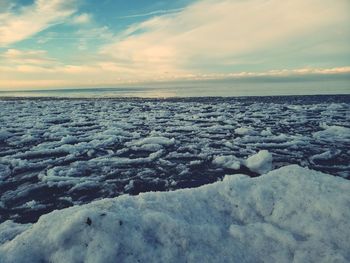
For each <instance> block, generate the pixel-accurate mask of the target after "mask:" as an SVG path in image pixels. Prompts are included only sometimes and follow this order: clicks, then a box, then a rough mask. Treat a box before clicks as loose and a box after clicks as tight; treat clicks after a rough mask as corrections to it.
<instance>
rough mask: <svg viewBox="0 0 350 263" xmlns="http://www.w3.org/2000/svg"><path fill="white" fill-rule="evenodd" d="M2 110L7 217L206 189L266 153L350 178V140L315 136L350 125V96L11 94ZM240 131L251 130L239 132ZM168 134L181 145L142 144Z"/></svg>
mask: <svg viewBox="0 0 350 263" xmlns="http://www.w3.org/2000/svg"><path fill="white" fill-rule="evenodd" d="M141 91H142V90H141ZM141 91H140V92H141ZM66 92H68V93H69V92H70V94H74V92H76V91H74V90H70V91H66ZM90 92H93V91H90ZM99 92H101V91H99ZM108 92H110V91H109V90H107V91H106V93H108ZM124 92H125V91H124ZM49 94H52V93H51V92H49ZM89 94H91V93H89ZM79 95H81V93H79ZM0 109H1V111H0V193H1V194H0V222H2V221H5V220H7V219H11V220H14V221H17V222H35V221H36V220H37V219H38V217H39V216H41V215H43V214H46V213H48V212H50V211H52V210H55V209H61V208H64V207H68V206H72V205H79V204H84V203H89V202H91V201H93V200H97V199H101V198H106V197H115V196H118V195H121V194H125V193H128V194H138V193H140V192H147V191H169V190H175V189H180V188H188V187H197V186H200V185H203V184H208V183H212V182H215V181H216V180H218V179H220V178H223V176H224V175H226V174H237V173H243V174H247V175H250V176H257V174H255V173H254V172H251V171H249V169H247V167H245V166H244V165H243V163H244V162H243V161H242V166H241V168H240V169H238V170H234V169H230V168H227V167H225V166H220V165H217V164H216V163H215V162H214V161H213V160H214V158H215V157H216V156H230V155H234V156H235V157H237V158H239V159H240V160H245V159H246V158H247V157H249V156H251V155H253V154H254V153H256V152H257V151H259V150H268V151H269V152H271V153H272V155H273V165H274V167H275V168H278V167H281V166H285V165H288V164H298V165H301V166H306V167H310V168H311V169H314V170H319V171H322V172H326V173H329V174H333V175H335V176H342V177H349V176H350V175H349V171H350V169H349V163H350V156H349V147H350V141H349V136H348V137H343V136H347V135H346V134H344V133H342V134H338V133H337V132H335V133H330V134H329V135H327V136H325V137H318V136H314V134H317V133H319V132H324V130H325V129H326V128H325V127H327V125H329V126H337V127H340V129H341V130H347V129H349V128H350V126H349V123H350V115H349V112H350V96H349V95H346V96H345V95H343V96H272V97H236V98H232V97H231V98H230V97H227V98H220V97H210V98H208V97H201V98H171V99H130V98H118V99H101V98H100V99H51V98H40V99H33V98H32V99H27V98H22V99H21V98H16V99H13V98H9V99H4V98H3V99H0ZM240 127H249V129H250V130H251V132H250V133H249V134H246V135H242V134H239V133H237V132H236V131H235V130H236V129H237V128H240ZM340 135H342V136H340ZM159 136H160V137H163V138H167V139H168V140H170V141H172V142H173V143H169V144H162V145H161V144H144V143H141V142H142V140H143V139H144V138H148V137H159Z"/></svg>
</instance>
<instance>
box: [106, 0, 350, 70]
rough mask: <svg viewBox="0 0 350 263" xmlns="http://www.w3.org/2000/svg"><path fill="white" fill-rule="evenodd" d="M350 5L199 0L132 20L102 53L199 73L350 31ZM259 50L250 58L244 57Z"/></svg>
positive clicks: (319, 0)
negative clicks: (166, 12)
mask: <svg viewBox="0 0 350 263" xmlns="http://www.w3.org/2000/svg"><path fill="white" fill-rule="evenodd" d="M348 10H350V4H349V2H348V0H335V1H333V0H308V1H305V0H286V1H280V0H268V1H267V0H247V1H240V0H235V1H232V0H230V1H229V0H204V1H198V2H196V3H195V4H193V5H191V6H189V7H187V8H186V9H184V10H183V11H181V12H179V13H177V14H169V15H164V16H160V17H156V18H152V19H149V20H147V21H145V22H143V23H140V24H136V25H133V26H132V27H131V28H129V29H128V30H126V31H125V32H123V33H122V34H120V35H119V36H118V37H117V38H116V39H115V41H114V43H112V44H109V45H106V46H105V47H103V48H102V50H101V54H103V55H105V56H106V57H111V58H113V60H114V62H115V63H118V64H119V65H120V66H125V67H130V68H134V69H135V75H136V76H137V75H138V70H139V71H140V73H142V74H141V75H144V74H143V73H145V74H146V75H149V76H152V75H153V76H154V75H159V74H163V73H174V74H179V73H180V74H181V73H184V72H187V73H191V72H192V73H198V72H201V71H203V70H205V68H206V67H209V71H214V72H215V71H216V70H217V71H220V70H219V69H216V67H222V66H227V65H235V64H240V63H253V62H254V60H261V61H264V60H266V59H268V57H267V55H265V53H267V52H270V53H271V52H272V53H273V51H274V49H278V50H281V51H282V52H284V54H288V53H289V52H293V50H294V52H295V47H294V44H295V43H297V44H298V45H299V46H300V45H302V43H303V41H304V39H306V40H308V41H314V40H312V39H313V37H315V36H317V37H318V38H319V39H318V41H320V42H325V41H326V42H327V40H328V39H329V38H330V39H332V38H334V37H335V36H336V35H335V34H337V35H340V36H341V37H344V35H346V34H348V35H347V36H349V30H348V29H347V25H348V24H350V13H349V12H348ZM330 28H331V30H330ZM333 28H336V29H337V30H333ZM336 31H337V32H336ZM322 34H324V36H323V37H321V38H320V37H319V36H320V35H322ZM310 39H311V40H310ZM316 44H317V43H312V45H311V46H310V47H308V48H309V50H312V46H313V45H316ZM332 44H333V43H331V44H330V45H331V46H332ZM332 47H333V48H336V46H335V47H334V46H332ZM348 50H349V49H348ZM304 52H305V51H304ZM255 54H258V56H255V57H254V58H253V59H251V61H249V59H241V57H244V56H252V55H255ZM286 64H288V62H286ZM146 71H147V72H146Z"/></svg>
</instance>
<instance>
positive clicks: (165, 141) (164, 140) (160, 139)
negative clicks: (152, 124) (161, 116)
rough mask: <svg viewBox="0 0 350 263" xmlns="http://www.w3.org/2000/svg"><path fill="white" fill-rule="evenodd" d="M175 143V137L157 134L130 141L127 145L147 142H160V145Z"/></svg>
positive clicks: (145, 143) (152, 143) (153, 143)
mask: <svg viewBox="0 0 350 263" xmlns="http://www.w3.org/2000/svg"><path fill="white" fill-rule="evenodd" d="M174 143H175V139H174V138H172V139H169V138H166V137H161V136H155V137H147V138H143V139H140V140H138V141H135V142H131V143H128V144H127V145H135V146H140V145H147V144H151V145H155V144H158V145H163V146H169V145H173V144H174Z"/></svg>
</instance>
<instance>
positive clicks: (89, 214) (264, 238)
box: [0, 165, 350, 263]
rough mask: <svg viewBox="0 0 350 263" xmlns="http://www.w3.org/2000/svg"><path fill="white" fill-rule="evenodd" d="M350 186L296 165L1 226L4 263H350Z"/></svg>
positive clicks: (1, 259) (106, 201)
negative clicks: (27, 222)
mask: <svg viewBox="0 0 350 263" xmlns="http://www.w3.org/2000/svg"><path fill="white" fill-rule="evenodd" d="M349 192H350V182H349V181H347V180H345V179H342V178H340V177H338V178H337V177H333V176H330V175H326V174H323V173H320V172H315V171H312V170H308V169H305V168H301V167H299V166H296V165H291V166H286V167H283V168H280V169H278V170H274V171H272V172H269V173H268V174H265V175H263V176H261V177H258V178H250V177H247V176H244V175H232V176H226V177H225V178H224V179H223V181H219V182H216V183H213V184H211V185H205V186H202V187H199V188H196V189H183V190H178V191H174V192H162V193H161V192H151V193H144V194H140V195H138V196H136V197H135V196H128V195H124V196H120V197H118V198H114V199H104V200H101V201H97V202H93V203H91V204H87V205H83V206H75V207H71V208H68V209H64V210H60V211H54V212H52V213H50V214H47V215H45V216H42V217H41V218H40V220H39V221H38V222H37V223H36V224H33V225H30V224H29V225H26V226H23V225H17V224H14V223H12V222H10V221H7V222H5V223H3V224H2V225H0V230H1V229H3V228H4V226H5V227H7V231H0V241H1V242H0V243H2V244H1V245H0V262H2V263H8V262H23V263H25V262H65V263H69V262H93V263H97V262H104V263H105V262H257V261H261V262H291V261H293V262H349V260H350V220H349V219H350V209H349V208H350V195H349ZM11 229H13V231H11Z"/></svg>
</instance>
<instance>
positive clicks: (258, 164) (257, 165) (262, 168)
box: [245, 150, 272, 174]
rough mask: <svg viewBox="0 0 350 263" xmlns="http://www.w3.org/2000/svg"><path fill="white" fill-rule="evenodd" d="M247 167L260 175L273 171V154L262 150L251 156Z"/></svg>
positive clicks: (247, 161)
mask: <svg viewBox="0 0 350 263" xmlns="http://www.w3.org/2000/svg"><path fill="white" fill-rule="evenodd" d="M245 165H246V166H247V167H248V168H249V170H251V171H253V172H256V173H258V174H264V173H267V172H269V171H270V170H271V169H272V154H271V153H269V152H268V151H267V150H261V151H259V152H258V153H257V154H254V155H252V156H250V157H249V158H248V159H247V160H246V161H245Z"/></svg>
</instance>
